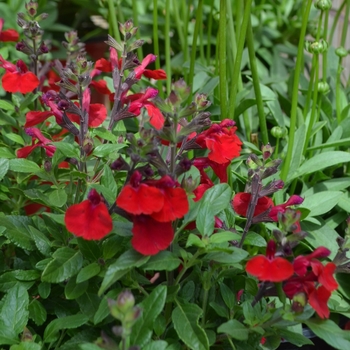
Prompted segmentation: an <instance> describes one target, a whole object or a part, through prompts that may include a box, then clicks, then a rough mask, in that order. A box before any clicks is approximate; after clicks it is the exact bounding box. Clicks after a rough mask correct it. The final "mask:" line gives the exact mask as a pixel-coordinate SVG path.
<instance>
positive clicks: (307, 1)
mask: <svg viewBox="0 0 350 350" xmlns="http://www.w3.org/2000/svg"><path fill="white" fill-rule="evenodd" d="M311 5H312V0H304V2H303V5H302V8H301V9H302V13H303V21H302V27H301V31H300V37H299V45H298V55H297V60H296V65H295V72H294V80H293V91H292V108H291V113H290V128H289V139H288V148H287V155H286V158H285V159H284V162H283V166H282V170H281V180H283V181H286V179H287V176H288V173H289V167H290V163H291V160H292V153H293V145H294V138H295V128H296V122H297V108H298V96H299V79H300V72H301V63H302V62H303V55H304V41H305V34H306V28H307V24H308V19H309V14H310V9H311Z"/></svg>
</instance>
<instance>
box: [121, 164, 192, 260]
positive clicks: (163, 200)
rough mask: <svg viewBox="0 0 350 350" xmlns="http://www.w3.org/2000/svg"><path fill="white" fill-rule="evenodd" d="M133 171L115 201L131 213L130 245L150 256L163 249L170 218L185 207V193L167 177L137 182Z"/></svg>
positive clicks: (138, 175)
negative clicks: (131, 234) (131, 236)
mask: <svg viewBox="0 0 350 350" xmlns="http://www.w3.org/2000/svg"><path fill="white" fill-rule="evenodd" d="M141 180H142V175H141V173H140V172H138V171H135V172H134V173H133V174H132V176H131V178H130V181H129V183H128V184H127V185H125V186H124V188H123V189H122V191H121V192H120V194H119V196H118V198H117V200H116V204H117V206H118V207H119V208H121V209H123V210H125V211H126V212H128V213H129V214H131V215H132V218H133V219H132V220H133V223H134V225H133V229H132V232H133V239H132V241H131V243H132V246H133V247H134V249H135V250H137V251H138V252H139V253H141V254H144V255H154V254H157V253H158V252H159V251H160V250H164V249H166V248H167V247H168V246H169V245H170V243H171V241H172V240H173V237H174V232H173V229H172V221H173V220H175V219H179V218H181V217H183V216H184V215H185V214H186V213H187V212H188V209H189V204H188V200H187V195H186V192H185V191H184V190H183V189H182V188H180V187H178V184H177V182H176V181H174V180H173V179H172V178H171V177H169V176H163V177H162V178H161V179H159V180H148V181H145V182H141Z"/></svg>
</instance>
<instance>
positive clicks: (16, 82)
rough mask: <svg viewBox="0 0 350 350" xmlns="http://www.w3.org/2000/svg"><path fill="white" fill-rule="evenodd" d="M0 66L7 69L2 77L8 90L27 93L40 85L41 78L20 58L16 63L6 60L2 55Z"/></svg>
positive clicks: (4, 86) (3, 83) (5, 88)
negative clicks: (29, 70) (29, 69)
mask: <svg viewBox="0 0 350 350" xmlns="http://www.w3.org/2000/svg"><path fill="white" fill-rule="evenodd" d="M0 67H2V68H4V69H5V70H6V73H5V74H4V76H3V77H2V86H3V88H4V90H5V91H7V92H20V93H22V94H27V93H28V92H31V91H33V90H34V89H35V88H37V87H38V85H39V79H38V78H37V76H36V75H35V74H33V73H32V72H28V68H27V66H26V65H25V63H24V62H23V61H22V60H18V61H17V63H16V65H14V64H12V63H10V62H8V61H6V60H4V58H3V57H2V56H1V55H0Z"/></svg>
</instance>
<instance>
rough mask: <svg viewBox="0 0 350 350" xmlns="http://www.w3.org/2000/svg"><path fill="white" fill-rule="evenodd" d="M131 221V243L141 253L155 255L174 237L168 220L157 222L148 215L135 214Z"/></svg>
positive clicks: (165, 247) (166, 246)
mask: <svg viewBox="0 0 350 350" xmlns="http://www.w3.org/2000/svg"><path fill="white" fill-rule="evenodd" d="M133 223H134V225H133V228H132V233H133V238H132V240H131V244H132V246H133V248H134V249H135V250H136V251H138V252H139V253H141V254H143V255H155V254H157V253H158V252H159V251H161V250H165V249H167V248H168V247H169V245H170V243H171V242H172V240H173V238H174V231H173V228H172V224H171V222H170V221H168V222H159V221H156V220H154V219H153V218H152V217H150V216H148V215H137V216H134V219H133Z"/></svg>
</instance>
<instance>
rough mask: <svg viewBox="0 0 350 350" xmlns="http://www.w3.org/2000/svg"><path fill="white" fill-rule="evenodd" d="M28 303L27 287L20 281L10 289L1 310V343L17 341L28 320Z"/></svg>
mask: <svg viewBox="0 0 350 350" xmlns="http://www.w3.org/2000/svg"><path fill="white" fill-rule="evenodd" d="M28 305H29V296H28V292H27V290H26V288H25V287H23V286H22V285H21V284H19V283H18V284H17V285H15V286H14V287H12V288H11V289H9V290H8V293H7V294H6V295H5V297H4V299H3V300H2V307H1V312H0V344H14V343H16V342H17V339H16V338H17V335H18V334H19V333H21V332H23V329H24V327H25V325H26V324H27V322H28V315H29V311H28ZM11 338H12V341H11ZM13 338H14V339H15V341H13Z"/></svg>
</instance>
